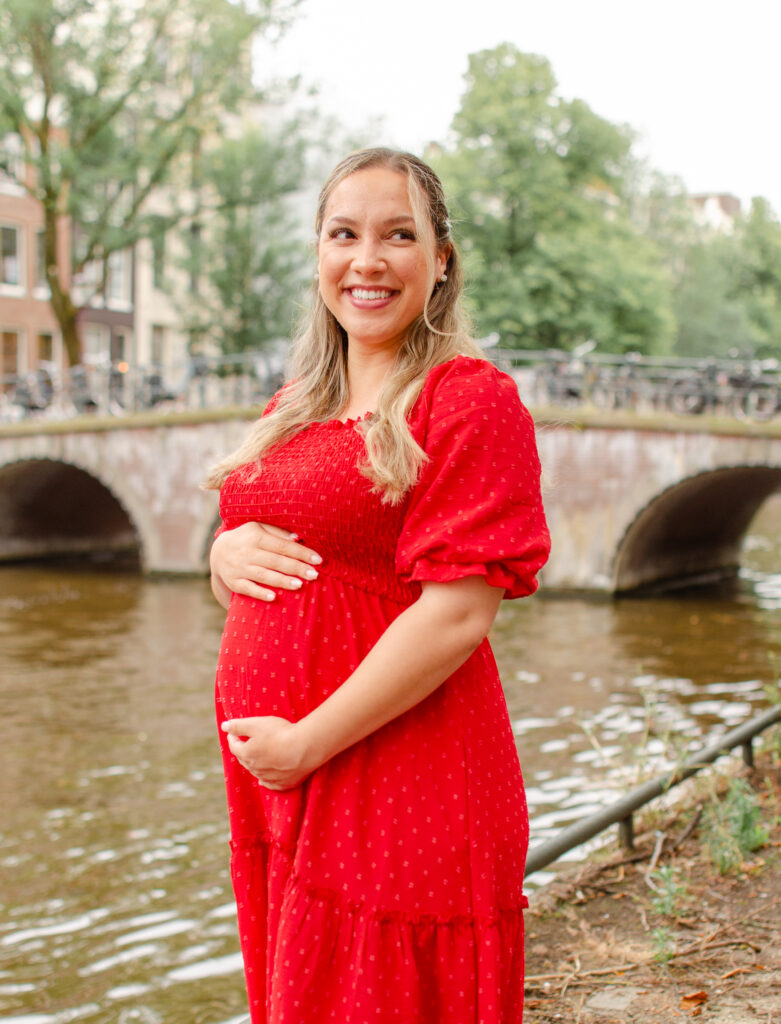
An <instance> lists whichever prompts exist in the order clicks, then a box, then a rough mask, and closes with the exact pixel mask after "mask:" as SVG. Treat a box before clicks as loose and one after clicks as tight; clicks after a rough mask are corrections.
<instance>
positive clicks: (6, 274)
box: [0, 224, 22, 286]
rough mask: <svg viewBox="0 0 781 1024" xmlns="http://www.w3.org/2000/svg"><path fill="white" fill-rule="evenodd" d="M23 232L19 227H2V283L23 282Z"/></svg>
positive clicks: (0, 260) (0, 266) (0, 236)
mask: <svg viewBox="0 0 781 1024" xmlns="http://www.w3.org/2000/svg"><path fill="white" fill-rule="evenodd" d="M21 243H22V238H21V232H20V231H19V228H14V227H10V226H9V225H5V224H4V225H3V226H2V227H0V284H8V285H16V286H19V285H21V283H22V253H21Z"/></svg>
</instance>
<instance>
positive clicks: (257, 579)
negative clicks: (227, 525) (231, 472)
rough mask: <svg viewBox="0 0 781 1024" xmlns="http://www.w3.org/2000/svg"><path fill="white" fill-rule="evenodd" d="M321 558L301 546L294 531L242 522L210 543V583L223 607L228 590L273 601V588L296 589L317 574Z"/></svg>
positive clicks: (228, 599)
mask: <svg viewBox="0 0 781 1024" xmlns="http://www.w3.org/2000/svg"><path fill="white" fill-rule="evenodd" d="M321 561H322V559H321V558H320V556H319V555H318V554H317V553H316V552H315V551H312V550H311V548H306V547H304V545H303V544H301V543H299V542H298V541H297V540H296V539H295V535H294V534H292V533H288V532H287V531H286V530H281V529H280V528H279V527H278V526H269V525H268V524H266V523H244V524H243V525H242V526H237V527H236V528H235V529H233V530H226V531H225V533H221V534H220V536H219V537H217V539H216V540H215V541H214V543H213V544H212V549H211V553H210V555H209V567H210V569H211V587H212V593H213V594H214V596H215V598H216V599H217V601H218V602H219V603H220V604H221V605H222V606H223V608H227V607H228V605H229V603H230V598H231V594H232V593H236V594H246V595H247V596H248V597H256V598H259V599H260V600H261V601H273V600H274V598H275V597H276V593H275V590H273V589H271V588H276V589H278V590H298V589H299V588H300V587H301V586H302V585H303V583H304V581H305V580H312V579H316V578H317V569H316V568H315V567H316V566H317V565H319V564H320V562H321Z"/></svg>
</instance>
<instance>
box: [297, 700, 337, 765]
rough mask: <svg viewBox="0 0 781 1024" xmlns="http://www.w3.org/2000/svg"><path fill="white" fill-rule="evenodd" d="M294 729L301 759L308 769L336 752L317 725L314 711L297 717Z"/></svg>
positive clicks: (321, 762) (321, 763)
mask: <svg viewBox="0 0 781 1024" xmlns="http://www.w3.org/2000/svg"><path fill="white" fill-rule="evenodd" d="M295 729H296V732H297V733H298V736H297V739H298V743H299V744H300V752H301V753H300V756H301V760H302V763H303V764H305V765H306V766H307V767H308V768H309V771H312V772H313V771H315V770H316V769H317V768H319V767H320V766H321V765H323V764H325V762H326V761H329V760H330V759H331V758H332V757H333V755H334V754H335V753H336V751H335V750H331V749H330V745H329V743H328V741H327V739H326V737H325V736H324V735H323V731H322V729H320V728H319V727H318V721H317V715H316V714H315V712H310V713H309V714H308V715H305V716H304V718H301V719H299V720H298V722H296V725H295Z"/></svg>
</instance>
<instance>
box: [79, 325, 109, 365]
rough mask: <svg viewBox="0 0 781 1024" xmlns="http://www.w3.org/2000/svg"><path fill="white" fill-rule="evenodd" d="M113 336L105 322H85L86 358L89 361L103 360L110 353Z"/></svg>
mask: <svg viewBox="0 0 781 1024" xmlns="http://www.w3.org/2000/svg"><path fill="white" fill-rule="evenodd" d="M110 340H111V336H110V333H109V329H108V327H106V326H105V324H85V326H84V358H85V359H86V360H87V362H92V363H95V362H102V361H104V360H105V359H106V357H107V356H108V355H109V345H110Z"/></svg>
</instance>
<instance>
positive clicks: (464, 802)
mask: <svg viewBox="0 0 781 1024" xmlns="http://www.w3.org/2000/svg"><path fill="white" fill-rule="evenodd" d="M409 422H410V428H411V429H412V431H413V434H414V436H415V437H416V439H417V440H418V441H419V443H420V444H421V446H422V447H423V449H424V450H425V451H426V453H427V455H428V461H427V463H426V464H425V466H424V468H423V471H422V473H421V477H420V480H419V481H418V484H417V485H416V487H415V488H414V489H413V491H412V492H411V493H410V494H409V495H408V496H407V498H406V500H405V501H404V502H402V503H401V504H400V505H397V506H391V505H384V504H382V502H381V500H380V498H379V497H378V496H377V495H375V494H372V493H371V484H370V483H369V481H367V480H366V478H365V477H363V476H362V475H361V474H360V472H359V471H358V466H359V464H360V462H361V461H362V460H363V458H364V457H365V448H364V442H363V436H362V434H361V432H360V425H359V424H356V423H354V422H350V423H341V422H339V421H331V422H328V423H314V424H311V425H309V426H308V427H306V428H305V429H303V430H302V431H300V432H299V433H298V434H296V435H295V436H294V437H293V438H292V439H290V440H289V441H288V442H286V443H285V444H284V445H281V446H279V447H278V448H277V449H275V450H273V451H272V452H270V453H268V454H267V455H266V456H265V457H264V459H263V463H262V472H261V474H260V475H259V476H257V475H253V474H252V473H250V472H248V471H247V470H237V471H236V472H234V473H233V474H231V476H230V477H229V478H228V479H227V481H226V482H225V485H224V486H223V489H222V492H221V501H220V510H221V515H222V518H223V522H224V525H225V527H226V528H228V529H231V528H233V527H235V526H238V525H239V524H240V523H243V522H247V521H249V520H257V521H261V522H267V523H276V524H277V525H279V526H283V527H284V528H286V529H288V530H293V531H295V532H296V533H297V534H298V535H299V536H300V537H301V538H302V540H303V541H304V543H306V544H307V545H309V546H311V547H313V548H314V549H315V550H316V551H318V552H319V553H320V554H321V555H322V556H323V564H322V566H321V567H320V575H319V578H318V579H317V580H316V581H315V582H314V583H307V584H306V585H305V586H304V587H302V588H301V589H300V590H299V591H285V592H281V593H279V594H278V596H277V599H276V600H275V601H273V602H270V603H266V602H261V601H256V600H254V599H251V598H247V597H243V596H240V595H234V596H233V598H232V600H231V604H230V608H229V611H228V615H227V619H226V623H225V630H224V633H223V640H222V646H221V650H220V658H219V664H218V669H217V686H216V696H217V712H218V719H219V720H220V721H222V720H224V719H225V718H228V717H230V718H235V717H246V716H250V715H264V714H275V715H282V716H283V717H286V718H289V719H290V720H293V721H295V720H298V719H299V718H301V717H302V716H304V715H306V714H307V713H308V712H309V711H310V710H311V709H312V708H314V707H316V706H317V705H318V704H319V703H321V702H322V701H323V700H324V699H325V698H326V697H327V696H328V695H329V694H330V693H332V692H333V690H334V689H336V688H337V687H338V686H339V685H340V684H341V683H342V682H343V681H344V679H345V678H347V676H349V675H350V673H351V672H352V671H353V670H354V669H355V667H356V666H357V665H358V664H359V663H360V662H361V661H362V659H363V658H364V657H365V656H366V654H367V653H368V651H369V650H371V648H372V647H373V646H374V644H375V643H376V642H377V640H378V639H379V637H380V636H381V635H382V633H383V632H384V630H385V629H386V628H387V627H388V625H389V624H390V623H391V622H392V621H393V619H394V618H395V617H396V616H397V615H399V614H400V613H401V612H402V611H403V610H404V608H406V607H408V606H409V605H410V604H411V603H412V602H414V601H415V600H416V598H417V597H418V596H419V594H420V586H421V583H422V582H423V581H425V580H436V581H441V582H447V581H449V580H453V579H458V578H461V577H463V576H468V575H474V574H479V575H482V576H484V577H485V578H486V579H487V581H488V582H489V583H490V584H492V585H493V586H497V587H502V588H504V589H505V590H506V593H507V596H513V597H514V596H522V595H524V594H529V593H531V592H532V591H533V590H534V589H535V587H536V573H537V571H538V570H539V568H540V566H541V565H542V564H543V562H544V561H545V558H546V556H547V551H548V544H549V542H548V534H547V530H546V527H545V521H544V515H543V510H542V505H541V501H540V492H539V461H538V459H537V452H536V446H535V443H534V428H533V424H532V422H531V418H530V417H529V415H528V413H527V412H526V410H525V409H524V408H523V406H522V405H521V403H520V401H519V399H518V394H517V389H516V387H515V384H514V382H513V381H512V380H511V379H510V378H509V377H507V376H506V375H504V374H502V373H500V372H499V371H498V370H496V369H495V368H494V367H493V366H491V364H489V363H486V362H483V361H481V360H474V359H468V358H466V357H457V358H456V359H454V360H451V361H450V362H448V363H445V364H442V365H441V366H438V367H436V368H435V369H434V370H432V371H431V373H430V374H429V375H428V377H427V379H426V382H425V385H424V388H423V390H422V392H421V395H420V397H419V399H418V401H417V403H416V405H415V407H414V408H413V410H412V412H411V414H410V420H409ZM220 739H221V744H222V751H223V758H224V766H225V776H226V785H227V795H228V806H229V817H230V824H231V846H232V851H233V852H232V862H231V864H232V875H233V883H234V889H235V892H236V899H237V905H238V909H239V934H240V939H241V944H242V951H243V954H244V962H245V973H246V980H247V989H248V993H249V999H250V1011H251V1020H252V1024H330V1022H338V1024H367V1022H377V1024H391V1022H400V1024H475V1022H479V1024H519V1022H520V1020H521V1015H522V1005H523V913H522V911H523V907H524V906H525V905H526V901H525V898H524V896H523V891H522V880H523V870H524V862H525V856H526V846H527V842H528V816H527V812H526V804H525V799H524V795H523V780H522V777H521V771H520V766H519V764H518V757H517V753H516V749H515V744H514V739H513V735H512V730H511V728H510V723H509V718H508V714H507V708H506V704H505V701H504V696H503V693H502V689H501V683H500V681H499V677H498V673H497V671H496V665H495V662H494V659H493V655H492V653H491V649H490V646H489V644H488V642H487V641H484V642H483V643H482V644H481V645H480V647H479V648H478V649H477V650H476V651H475V652H474V653H473V654H472V656H471V657H470V658H469V659H468V660H467V661H466V662H465V664H464V665H462V666H461V668H460V669H458V671H456V672H455V673H454V674H453V675H452V676H451V677H450V678H449V679H448V680H446V681H445V682H444V683H443V684H442V685H441V686H440V687H438V689H437V690H435V691H434V692H433V693H432V694H431V695H430V696H429V697H428V698H426V700H424V701H423V702H421V703H420V704H419V705H417V706H416V707H415V708H412V709H411V710H410V711H408V712H406V713H405V714H403V715H401V716H399V717H398V718H396V719H394V720H393V721H391V722H389V723H388V724H387V725H386V726H384V727H383V728H382V729H379V730H378V731H377V732H375V733H373V734H372V735H370V736H368V737H367V738H366V739H365V740H363V741H362V742H360V743H358V744H355V745H354V746H353V747H351V748H349V749H348V750H346V751H343V752H342V753H341V754H339V755H338V756H337V757H335V758H333V759H332V760H331V761H329V762H327V763H326V764H325V765H323V766H322V767H321V768H320V769H318V771H317V772H315V773H314V774H313V775H312V776H311V777H310V778H309V779H307V780H306V782H305V783H304V784H303V785H302V786H300V787H299V788H297V789H295V790H291V791H289V792H285V793H277V792H272V791H269V790H266V789H264V788H263V787H262V786H260V784H259V783H258V782H257V781H256V780H255V779H254V778H253V777H252V776H251V775H249V774H248V773H247V772H246V771H244V769H242V768H241V766H240V765H239V764H238V762H237V761H236V760H235V758H233V757H232V755H231V754H230V752H229V750H228V748H227V743H226V740H225V737H224V735H222V734H221V736H220Z"/></svg>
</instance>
